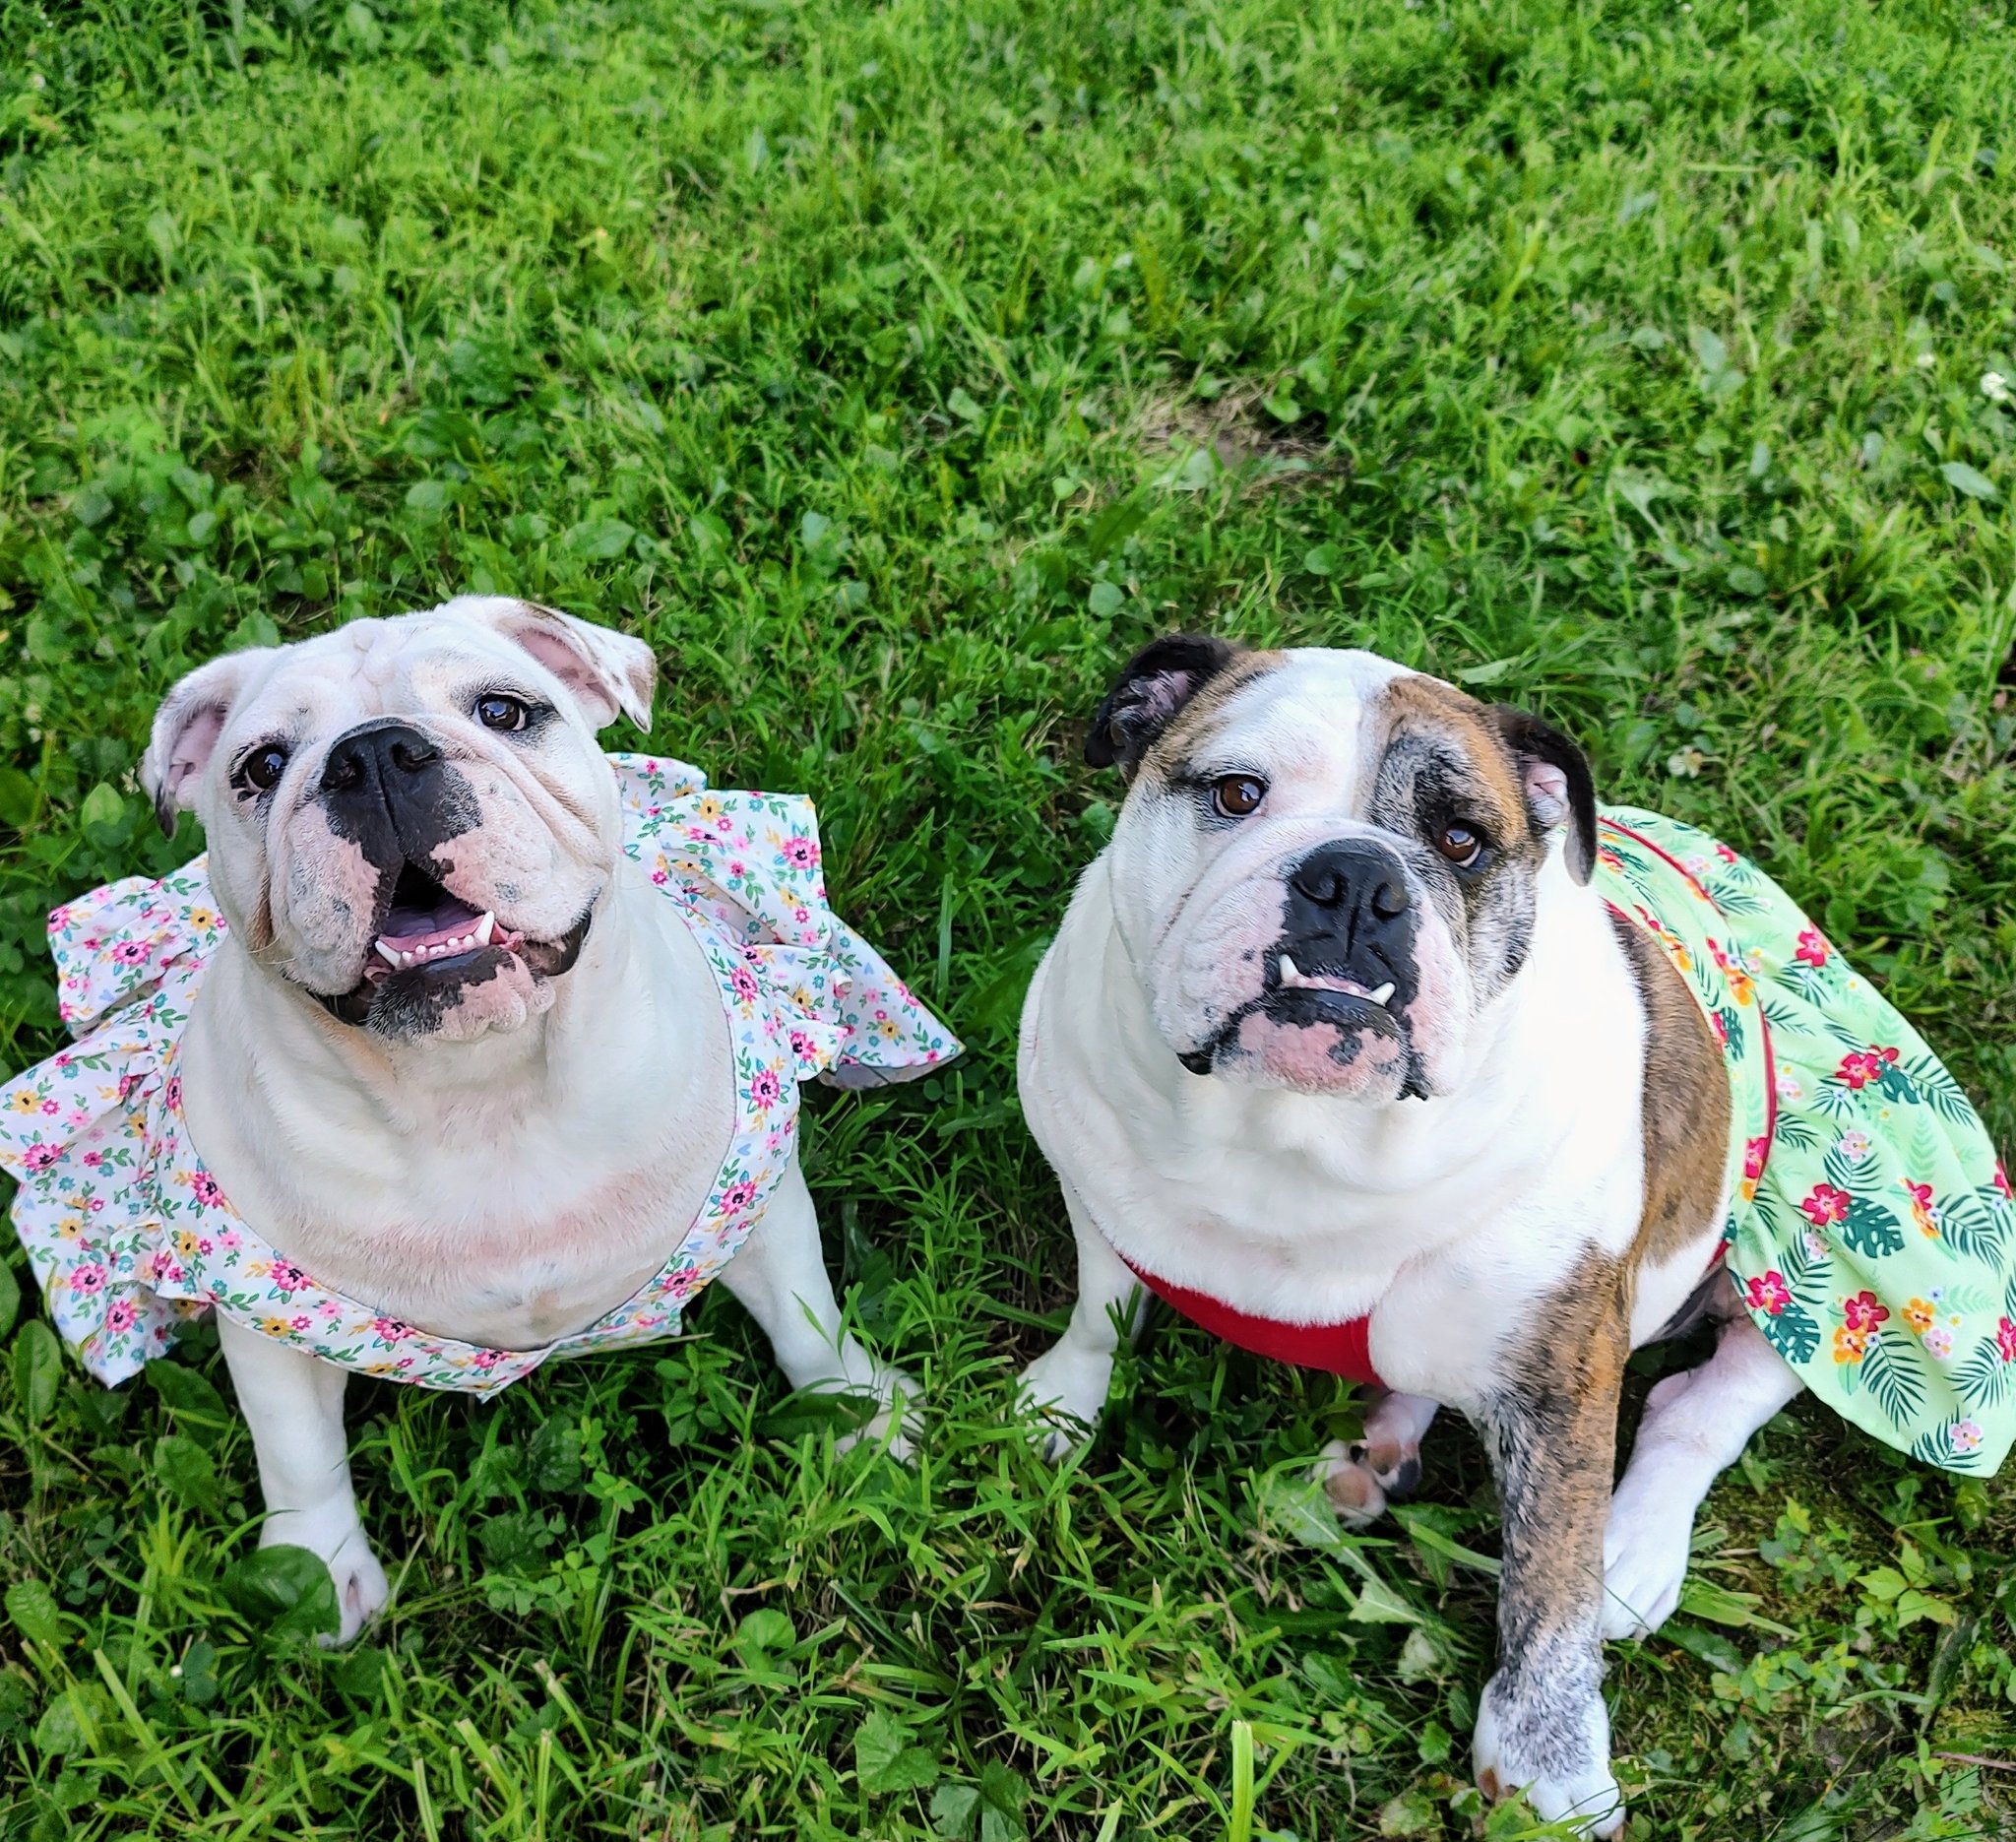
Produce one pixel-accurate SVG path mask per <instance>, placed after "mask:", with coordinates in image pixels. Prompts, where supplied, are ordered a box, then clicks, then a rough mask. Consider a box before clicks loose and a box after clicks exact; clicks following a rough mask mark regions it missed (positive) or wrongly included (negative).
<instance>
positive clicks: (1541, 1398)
mask: <svg viewBox="0 0 2016 1842" xmlns="http://www.w3.org/2000/svg"><path fill="white" fill-rule="evenodd" d="M1630 1296H1631V1288H1630V1282H1629V1277H1628V1275H1626V1274H1624V1273H1622V1272H1620V1271H1617V1270H1615V1269H1610V1270H1608V1271H1606V1272H1601V1273H1594V1274H1588V1275H1585V1276H1583V1277H1582V1278H1580V1279H1578V1282H1577V1284H1576V1286H1575V1287H1574V1288H1573V1290H1572V1291H1571V1292H1568V1293H1563V1294H1561V1295H1559V1296H1557V1297H1556V1298H1553V1299H1549V1300H1546V1301H1544V1302H1543V1303H1542V1304H1541V1305H1540V1307H1539V1308H1538V1309H1537V1310H1536V1312H1535V1317H1536V1319H1537V1321H1538V1323H1539V1326H1540V1328H1539V1329H1538V1330H1537V1331H1536V1332H1535V1333H1534V1334H1533V1335H1532V1337H1531V1338H1530V1340H1529V1341H1528V1343H1527V1344H1526V1345H1525V1347H1523V1348H1520V1349H1516V1350H1515V1351H1513V1352H1512V1353H1511V1356H1510V1359H1509V1362H1508V1364H1507V1372H1506V1374H1505V1378H1504V1383H1503V1385H1502V1386H1501V1387H1499V1388H1498V1389H1496V1390H1495V1391H1494V1392H1493V1393H1492V1394H1491V1395H1490V1396H1489V1397H1488V1398H1487V1399H1486V1400H1485V1401H1484V1402H1483V1404H1482V1406H1481V1410H1480V1411H1479V1412H1478V1415H1477V1418H1478V1421H1479V1424H1480V1429H1481V1431H1482V1432H1483V1434H1484V1441H1485V1444H1486V1446H1487V1448H1488V1450H1489V1452H1490V1458H1491V1469H1492V1471H1493V1473H1494V1474H1495V1475H1496V1478H1497V1484H1498V1496H1499V1501H1500V1505H1501V1510H1502V1515H1503V1523H1504V1540H1503V1549H1502V1555H1503V1573H1502V1576H1501V1578H1500V1581H1499V1588H1498V1595H1499V1596H1498V1669H1497V1674H1496V1675H1494V1676H1493V1677H1492V1678H1491V1680H1490V1681H1489V1683H1486V1684H1485V1686H1484V1692H1483V1699H1482V1702H1481V1705H1480V1707H1479V1710H1478V1722H1477V1774H1478V1783H1479V1784H1480V1785H1481V1786H1482V1787H1483V1789H1484V1792H1485V1793H1486V1795H1488V1796H1491V1797H1494V1798H1495V1797H1504V1796H1509V1795H1510V1794H1511V1793H1512V1792H1514V1791H1518V1790H1523V1791H1525V1792H1526V1793H1527V1795H1528V1796H1529V1797H1530V1798H1531V1799H1532V1801H1533V1806H1534V1809H1535V1810H1538V1811H1539V1813H1540V1815H1541V1818H1542V1819H1543V1820H1544V1821H1546V1822H1564V1821H1565V1822H1568V1823H1571V1824H1572V1825H1573V1826H1574V1827H1575V1828H1576V1829H1577V1830H1578V1831H1579V1832H1580V1833H1582V1834H1584V1835H1590V1836H1613V1835H1615V1834H1616V1833H1617V1832H1618V1831H1619V1830H1620V1829H1621V1828H1622V1827H1623V1821H1624V1806H1623V1798H1622V1794H1621V1793H1620V1792H1619V1791H1618V1789H1617V1781H1616V1779H1615V1778H1614V1777H1613V1776H1612V1775H1611V1772H1610V1757H1609V1751H1610V1729H1609V1714H1608V1712H1607V1709H1606V1708H1605V1707H1604V1701H1603V1645H1602V1637H1601V1633H1600V1630H1599V1620H1600V1618H1601V1615H1602V1610H1603V1544H1604V1528H1605V1524H1606V1522H1607V1517H1608V1509H1609V1493H1610V1477H1611V1473H1612V1469H1613V1466H1614V1463H1615V1453H1616V1441H1617V1404H1618V1395H1619V1390H1620V1386H1621V1383H1622V1379H1623V1370H1624V1359H1625V1357H1626V1356H1627V1355H1628V1354H1629V1351H1628V1348H1627V1346H1628V1343H1629V1324H1630Z"/></svg>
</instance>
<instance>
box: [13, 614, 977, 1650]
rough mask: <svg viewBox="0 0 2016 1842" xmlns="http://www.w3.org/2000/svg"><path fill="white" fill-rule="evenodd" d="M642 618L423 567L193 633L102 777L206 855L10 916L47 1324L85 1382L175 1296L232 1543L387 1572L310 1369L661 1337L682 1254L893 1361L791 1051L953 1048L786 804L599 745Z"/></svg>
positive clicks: (900, 1390)
mask: <svg viewBox="0 0 2016 1842" xmlns="http://www.w3.org/2000/svg"><path fill="white" fill-rule="evenodd" d="M654 676H655V667H654V664H653V660H652V655H651V652H650V649H649V648H647V647H646V646H645V645H644V644H643V642H642V641H640V640H636V639H633V638H629V637H627V636H625V635H622V634H618V633H614V632H611V631H608V630H606V629H604V628H601V627H597V626H592V625H590V624H589V623H588V622H586V621H581V620H576V619H573V618H571V617H569V616H567V615H565V614H560V613H556V612H554V611H553V610H551V609H549V608H543V607H536V606H533V605H531V604H529V603H524V602H516V601H506V600H498V599H475V598H466V599H464V600H461V601H455V602H450V603H447V604H446V605H444V606H441V607H437V608H435V609H433V610H432V611H430V612H426V613H415V614H409V615H406V616H404V617H402V618H399V619H395V620H364V621H358V622H355V623H353V624H352V625H350V626H347V627H345V628H343V629H341V630H339V631H337V632H334V633H330V634H327V635H324V636H323V637H321V638H319V639H314V640H308V641H303V642H302V643H300V644H299V645H295V646H287V647H280V648H271V649H267V650H263V651H254V652H244V653H234V654H231V655H229V656H227V657H225V658H222V659H219V660H217V661H215V662H213V663H212V664H210V665H208V666H205V667H202V668H201V669H199V670H197V671H194V672H192V673H191V674H190V675H189V676H188V677H187V678H185V679H183V680H182V682H181V683H180V684H178V685H176V686H175V688H174V689H173V690H172V691H171V692H170V693H169V695H168V697H167V699H166V701H165V702H164V703H163V704H162V705H161V708H160V712H159V715H158V718H157V720H156V723H155V729H154V738H153V742H152V745H151V746H150V748H149V750H148V754H147V759H146V762H145V764H144V768H143V773H144V777H145V779H146V781H147V783H148V785H149V787H150V789H151V791H152V792H153V793H154V794H155V799H156V806H157V810H158V812H159V814H160V816H161V821H162V824H163V825H164V826H165V827H166V828H167V829H169V830H170V831H172V830H173V829H174V825H175V820H176V817H177V815H178V814H179V813H180V812H182V811H184V810H194V811H196V812H197V813H198V814H199V815H200V816H201V818H202V820H203V823H204V828H205V831H206V833H207V835H208V838H209V844H210V851H209V855H208V857H206V858H203V859H199V860H198V861H196V862H194V863H191V864H189V865H188V866H187V867H186V868H184V869H183V870H181V871H179V872H177V873H176V874H174V875H171V876H168V877H165V878H163V879H161V880H159V881H152V880H149V879H146V878H140V877H135V878H132V879H130V880H128V881H126V882H121V883H114V884H112V885H110V886H109V887H107V888H103V889H97V890H95V891H93V892H92V893H91V894H90V895H88V896H85V897H83V898H81V899H80V900H78V901H76V902H73V903H71V904H69V905H68V906H66V907H64V908H60V909H58V910H57V911H56V912H55V913H54V914H53V915H52V916H51V917H50V942H51V946H52V948H53V950H54V953H55V958H56V964H57V970H58V975H59V980H60V987H59V988H60V997H61V1005H62V1012H63V1016H64V1019H65V1021H66V1022H67V1023H68V1024H69V1025H70V1027H71V1029H72V1031H73V1032H74V1034H75V1035H76V1036H77V1038H78V1039H79V1040H78V1043H77V1046H76V1047H75V1048H72V1049H70V1050H68V1051H66V1052H65V1053H63V1054H60V1055H57V1056H55V1057H53V1058H52V1059H51V1060H48V1061H45V1062H43V1063H41V1064H40V1065H39V1066H37V1067H34V1068H32V1069H30V1070H29V1071H28V1072H27V1073H26V1074H24V1075H22V1076H20V1077H19V1078H18V1079H17V1080H15V1081H14V1082H13V1083H12V1084H11V1085H10V1086H8V1087H7V1088H6V1089H5V1090H4V1091H0V1169H5V1170H6V1171H8V1172H9V1173H10V1174H11V1175H14V1176H16V1177H17V1178H18V1179H19V1181H20V1185H21V1187H20V1190H19V1193H18V1195H17V1197H16V1200H15V1205H14V1213H15V1221H16V1224H17V1226H18V1227H19V1229H20V1231H21V1234H22V1237H23V1239H25V1240H26V1242H27V1244H28V1248H29V1252H30V1254H31V1256H32V1259H33V1262H34V1265H35V1269H36V1273H37V1276H38V1277H39V1278H40V1280H41V1282H42V1285H43V1289H44V1292H45V1295H46V1297H47V1300H48V1304H49V1309H50V1313H51V1315H52V1316H53V1317H54V1319H55V1321H56V1324H57V1326H58V1328H59V1329H60V1330H61V1331H62V1332H63V1334H64V1336H65V1337H66V1338H67V1339H68V1341H70V1342H71V1343H72V1344H73V1345H75V1346H76V1348H77V1349H78V1352H79V1354H80V1356H81V1357H82V1359H83V1362H84V1364H85V1366H86V1367H87V1368H88V1369H90V1370H91V1372H92V1373H94V1374H95V1375H97V1376H98V1377H99V1378H100V1379H102V1380H104V1381H106V1382H118V1381H121V1380H123V1379H125V1378H126V1377H128V1376H130V1375H132V1374H134V1373H135V1372H136V1371H137V1370H138V1369H139V1368H140V1367H141V1366H143V1365H144V1364H145V1363H146V1362H148V1361H149V1360H150V1359H152V1358H154V1357H157V1356H158V1355H160V1354H161V1352H162V1351H164V1350H165V1349H166V1348H167V1347H168V1345H169V1344H170V1343H171V1342H172V1341H173V1339H174V1336H175V1332H176V1329H177V1327H178V1326H179V1325H180V1324H182V1323H184V1322H185V1321H186V1320H187V1319H188V1318H190V1317H191V1316H193V1315H195V1314H197V1313H200V1312H203V1311H208V1310H213V1309H214V1310H215V1311H216V1312H217V1314H218V1319H219V1333H220V1337H221V1342H222V1346H223V1350H224V1355H225V1358H226V1360H227V1362H228V1364H229V1366H230V1370H231V1374H232V1378H233V1380H234V1382H235V1384H236V1388H237V1394H238V1400H239V1404H240V1406H241V1407H242V1409H243V1411H244V1413H245V1415H246V1418H247V1421H248V1423H249V1425H250V1428H251V1431H252V1436H253V1443H254V1446H255V1448H256V1450H257V1454H258V1459H259V1472H260V1482H261V1486H262V1489H263V1491H264V1493H265V1497H266V1507H267V1517H266V1521H265V1525H264V1528H263V1531H262V1539H263V1540H264V1541H266V1542H269V1543H272V1542H287V1543H294V1544H298V1545H300V1546H303V1547H306V1548H309V1549H311V1550H313V1551H314V1552H315V1553H316V1554H317V1555H319V1556H322V1557H323V1559H325V1560H326V1561H327V1562H328V1563H329V1566H330V1569H331V1572H332V1573H333V1574H334V1576H335V1578H336V1583H337V1587H338V1594H339V1602H340V1605H341V1609H342V1628H341V1632H340V1635H341V1636H343V1637H348V1636H350V1635H352V1634H353V1633H354V1632H355V1631H356V1630H357V1628H358V1627H359V1626H360V1625H361V1624H362V1622H363V1621H364V1620H366V1619H367V1618H369V1617H371V1616H372V1615H373V1614H374V1613H375V1612H376V1611H377V1610H378V1609H379V1608H380V1607H381V1606H382V1605H383V1603H384V1601H385V1598H386V1592H387V1587H386V1577H385V1574H384V1571H383V1570H382V1568H381V1567H380V1566H379V1563H378V1561H377V1559H376V1558H375V1557H374V1556H373V1555H372V1553H371V1550H370V1547H369V1545H368V1543H367V1542H366V1540H365V1537H364V1533H363V1530H362V1527H361V1524H360V1522H359V1519H358V1514H357V1508H356V1503H355V1500H354V1497H353V1495H352V1492H351V1487H350V1474H349V1466H348V1461H347V1456H346V1452H345V1443H344V1431H343V1415H342V1408H343V1395H344V1386H345V1380H346V1375H347V1371H348V1370H351V1369H356V1370H359V1371H362V1372H364V1373H367V1374H372V1375H383V1376H389V1377H391V1378H393V1379H396V1380H401V1381H410V1382H417V1383H419V1384H420V1385H422V1386H426V1387H435V1388H457V1389H466V1390H470V1391H473V1392H476V1393H482V1394H488V1393H493V1392H495V1391H496V1390H497V1389H498V1388H501V1387H503V1386H505V1385H506V1384H507V1383H509V1382H512V1381H514V1380H517V1379H518V1378H520V1377H521V1376H524V1375H526V1374H528V1373H530V1372H531V1371H532V1370H533V1369H535V1368H536V1367H537V1366H539V1365H540V1364H542V1363H544V1362H546V1361H548V1360H549V1359H550V1358H552V1357H555V1356H568V1355H579V1354H583V1353H586V1352H588V1351H590V1350H597V1349H604V1348H610V1347H615V1346H620V1345H624V1344H632V1343H639V1342H647V1341H651V1340H654V1339H657V1338H662V1337H664V1336H667V1335H669V1334H671V1333H672V1332H673V1331H675V1330H676V1329H677V1328H678V1325H679V1319H680V1313H681V1311H682V1310H683V1308H684V1307H685V1305H686V1304H687V1302H689V1301H690V1300H691V1299H692V1298H693V1296H694V1295H695V1294H696V1293H697V1292H699V1291H700V1289H701V1288H702V1287H703V1286H705V1285H706V1284H707V1283H708V1281H709V1280H711V1279H713V1278H715V1277H716V1276H717V1275H719V1276H720V1277H722V1279H723V1281H724V1283H725V1285H726V1286H727V1288H728V1289H729V1291H730V1292H732V1293H733V1294H734V1295H735V1296H736V1297H737V1298H738V1299H740V1300H741V1301H742V1302H743V1303H744V1304H746V1305H747V1306H748V1307H749V1309H750V1310H751V1312H752V1313H753V1314H754V1315H755V1317H756V1318H757V1320H758V1321H759V1322H760V1323H761V1324H762V1326H763V1328H764V1330H765V1331H766V1332H767V1333H768V1335H769V1337H770V1340H771V1343H772V1345H773V1347H774V1348H775V1350H776V1352H777V1356H778V1360H779V1362H780V1363H781V1365H782V1366H783V1367H784V1369H785V1371H786V1373H787V1374H788V1377H789V1378H790V1381H791V1383H792V1385H793V1386H796V1387H826V1388H837V1389H838V1388H845V1389H852V1390H858V1391H860V1392H862V1393H863V1394H869V1395H873V1396H874V1397H876V1398H877V1400H878V1401H879V1403H880V1411H879V1413H878V1414H877V1415H876V1416H875V1418H874V1419H872V1420H871V1421H870V1422H869V1425H868V1427H867V1429H865V1430H866V1431H868V1432H869V1433H871V1434H874V1435H876V1436H883V1437H887V1438H888V1439H889V1440H890V1442H891V1444H892V1445H893V1446H895V1447H897V1448H898V1449H902V1448H903V1442H904V1434H903V1429H902V1416H903V1401H904V1399H905V1397H906V1396H911V1395H914V1389H912V1388H911V1386H910V1384H909V1383H908V1382H907V1381H906V1379H905V1378H904V1377H903V1376H902V1375H901V1374H899V1373H898V1372H897V1371H895V1370H893V1369H890V1368H887V1367H884V1366H881V1365H879V1364H877V1363H875V1362H873V1361H872V1360H871V1359H870V1358H869V1357H868V1355H867V1353H866V1352H865V1351H864V1350H862V1349H861V1347H860V1346H859V1344H857V1343H856V1342H855V1341H854V1340H853V1338H852V1337H851V1336H850V1335H848V1334H847V1332H846V1331H845V1329H844V1327H843V1325H842V1323H841V1317H840V1311H839V1307H838V1305H837V1304H836V1302H835V1300H834V1296H833V1289H832V1285H831V1282H830V1281H829V1280H828V1278H827V1275H826V1272H825V1268H824V1266H823V1264H822V1261H821V1256H820V1248H819V1237H818V1226H817V1223H816V1221H815V1219H814V1217H813V1212H812V1202H811V1197H810V1195H809V1194H808V1192H807V1190H806V1188H805V1182H804V1178H803V1176H802V1175H800V1173H799V1171H798V1167H797V1162H796V1150H795V1123H796V1117H797V1102H798V1095H797V1089H798V1083H799V1082H800V1081H803V1080H809V1079H811V1078H813V1077H815V1076H822V1077H824V1078H828V1079H833V1080H838V1081H841V1082H843V1083H857V1082H860V1081H864V1080H876V1079H880V1080H900V1079H903V1078H905V1077H906V1076H908V1075H910V1074H912V1073H914V1072H917V1071H920V1070H921V1069H923V1068H926V1067H928V1066H930V1065H932V1064H934V1063H936V1062H939V1061H941V1060H943V1059H944V1058H945V1057H947V1056H948V1055H950V1054H952V1053H954V1052H956V1049H957V1045H956V1044H954V1043H953V1042H952V1040H951V1039H950V1038H949V1037H948V1036H947V1035H946V1033H945V1032H944V1030H943V1029H942V1028H941V1027H940V1026H939V1025H938V1023H937V1022H936V1021H935V1020H934V1019H933V1018H932V1017H931V1016H930V1015H929V1013H928V1012H926V1011H925V1010H924V1009H923V1007H922V1006H921V1005H919V1004H918V1003H917V1002H916V1001H915V1000H914V998H913V997H912V996H911V994H910V992H909V991H908V990H907V989H906V988H905V987H904V985H902V983H901V981H899V980H898V979H897V978H896V976H895V975H894V974H893V973H892V972H891V971H890V970H889V968H888V967H887V966H886V965H884V964H883V962H882V961H881V959H880V958H878V957H877V955H876V954H875V952H874V950H873V949H872V948H871V947H869V946H868V944H867V943H866V942H865V941H863V940H862V939H860V938H859V936H857V935H856V934H854V933H853V932H851V930H850V929H849V928H848V927H847V926H845V925H844V924H843V923H842V922H841V921H839V919H838V918H837V917H836V916H835V915H834V914H833V912H832V910H831V909H830V908H829V907H828V906H827V902H826V891H825V887H824V883H823V881H822V878H821V872H820V862H819V840H818V830H817V827H816V824H815V822H814V819H813V814H812V808H811V806H810V805H809V804H808V803H807V802H806V801H805V800H803V799H801V798H798V797H796V796H794V795H790V794H763V793H732V792H731V793H717V792H711V791H710V790H709V789H708V788H707V786H706V783H705V781H704V780H703V778H702V777H701V775H700V774H699V773H698V771H697V770H694V769H691V768H688V767H685V766H682V765H681V764H680V763H678V762H675V761H669V760H661V759H655V758H652V757H649V756H643V755H605V754H604V753H603V752H602V751H601V749H600V747H599V745H598V743H597V741H596V731H597V730H599V729H601V728H602V727H604V726H605V725H607V724H609V723H611V722H613V721H614V720H615V718H616V717H617V715H618V714H625V715H628V716H630V717H631V718H632V719H634V720H635V721H636V722H637V723H638V724H639V725H640V726H648V724H649V722H650V717H651V698H652V689H653V680H654Z"/></svg>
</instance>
